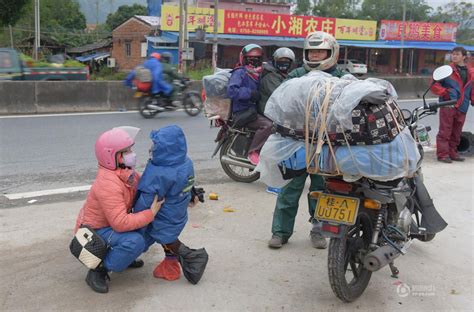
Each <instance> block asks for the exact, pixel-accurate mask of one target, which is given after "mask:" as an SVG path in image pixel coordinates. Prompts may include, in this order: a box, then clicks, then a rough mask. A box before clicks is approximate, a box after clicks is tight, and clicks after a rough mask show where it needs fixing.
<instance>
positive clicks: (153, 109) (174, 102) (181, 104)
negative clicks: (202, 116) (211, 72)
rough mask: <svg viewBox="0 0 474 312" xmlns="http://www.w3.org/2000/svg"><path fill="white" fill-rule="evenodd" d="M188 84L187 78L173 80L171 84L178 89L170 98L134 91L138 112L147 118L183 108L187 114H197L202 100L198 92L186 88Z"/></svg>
mask: <svg viewBox="0 0 474 312" xmlns="http://www.w3.org/2000/svg"><path fill="white" fill-rule="evenodd" d="M190 84H191V82H190V81H189V80H185V79H182V80H174V81H173V85H174V87H175V88H176V90H178V91H177V92H176V95H175V96H173V97H172V98H169V97H166V96H163V95H162V94H158V95H157V96H152V95H151V94H150V93H148V92H140V91H136V92H135V95H134V97H135V98H137V99H138V109H139V111H140V114H141V115H142V116H143V117H144V118H147V119H149V118H153V117H155V116H156V115H157V114H159V113H162V112H169V111H176V110H178V109H184V111H185V112H186V113H187V114H188V115H189V116H197V115H198V114H199V113H200V112H201V110H202V100H201V96H200V95H199V92H197V91H188V90H186V89H187V88H188V87H189V85H190Z"/></svg>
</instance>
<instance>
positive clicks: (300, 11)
mask: <svg viewBox="0 0 474 312" xmlns="http://www.w3.org/2000/svg"><path fill="white" fill-rule="evenodd" d="M311 4H312V1H311V0H297V1H296V9H295V12H294V14H295V15H311V10H312V6H311Z"/></svg>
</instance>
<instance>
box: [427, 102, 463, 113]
mask: <svg viewBox="0 0 474 312" xmlns="http://www.w3.org/2000/svg"><path fill="white" fill-rule="evenodd" d="M456 102H457V100H450V101H443V102H439V103H430V104H428V108H429V109H430V110H431V111H435V110H437V109H438V108H440V107H444V106H450V105H454V104H456Z"/></svg>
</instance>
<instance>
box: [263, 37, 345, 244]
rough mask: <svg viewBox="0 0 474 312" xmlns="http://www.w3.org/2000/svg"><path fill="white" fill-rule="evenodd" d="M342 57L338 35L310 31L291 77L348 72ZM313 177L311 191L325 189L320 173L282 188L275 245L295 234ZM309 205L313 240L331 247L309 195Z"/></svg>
mask: <svg viewBox="0 0 474 312" xmlns="http://www.w3.org/2000/svg"><path fill="white" fill-rule="evenodd" d="M338 58H339V44H338V43H337V41H336V39H335V38H334V37H333V36H331V35H330V34H328V33H325V32H322V31H317V32H313V33H310V34H308V36H307V37H306V39H305V42H304V48H303V62H304V64H303V66H301V67H299V68H296V69H295V70H293V71H291V72H290V74H289V75H288V77H287V79H292V78H297V77H301V76H304V75H306V74H307V73H308V72H310V71H312V70H321V71H324V72H326V73H328V74H331V75H333V76H335V77H342V76H343V75H345V73H344V72H343V71H341V70H340V69H338V68H337V60H338ZM308 175H309V176H310V178H311V184H310V187H309V190H310V191H317V190H323V188H324V180H323V178H322V177H321V176H320V175H317V174H308V173H307V172H305V173H303V174H302V175H300V176H297V177H295V178H293V179H292V180H291V182H290V183H288V184H287V185H286V186H285V187H283V188H282V190H281V193H280V194H279V195H278V198H277V202H276V205H275V212H274V213H273V223H272V234H273V235H272V238H271V239H270V241H269V242H268V246H269V247H271V248H280V247H282V246H283V245H284V244H286V243H287V242H288V239H289V238H290V236H291V235H292V234H293V229H294V225H295V217H296V214H297V212H298V203H299V200H300V197H301V194H302V193H303V189H304V186H305V182H306V178H307V177H308ZM308 208H309V214H310V221H311V223H312V224H313V228H312V230H311V232H310V237H311V243H312V245H313V247H314V248H318V249H325V248H327V242H326V239H325V238H324V237H323V236H322V235H321V234H320V233H319V231H318V230H317V226H316V224H317V221H316V220H315V219H314V218H313V216H314V212H315V209H316V207H315V202H314V201H312V200H310V199H309V198H308Z"/></svg>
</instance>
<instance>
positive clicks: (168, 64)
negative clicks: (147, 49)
mask: <svg viewBox="0 0 474 312" xmlns="http://www.w3.org/2000/svg"><path fill="white" fill-rule="evenodd" d="M172 63H173V55H172V54H171V53H170V52H163V53H162V54H161V65H162V66H163V78H164V80H165V81H166V82H167V83H168V84H170V85H171V88H172V91H171V93H170V94H169V95H168V99H167V100H168V103H167V105H170V106H173V107H175V105H174V104H173V99H174V98H175V96H176V92H177V91H178V90H177V87H176V85H174V84H173V81H174V80H180V81H181V82H182V83H183V79H185V78H184V77H183V76H182V75H180V74H179V73H178V70H177V69H176V68H175V67H174V66H173V65H172Z"/></svg>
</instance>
